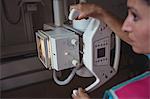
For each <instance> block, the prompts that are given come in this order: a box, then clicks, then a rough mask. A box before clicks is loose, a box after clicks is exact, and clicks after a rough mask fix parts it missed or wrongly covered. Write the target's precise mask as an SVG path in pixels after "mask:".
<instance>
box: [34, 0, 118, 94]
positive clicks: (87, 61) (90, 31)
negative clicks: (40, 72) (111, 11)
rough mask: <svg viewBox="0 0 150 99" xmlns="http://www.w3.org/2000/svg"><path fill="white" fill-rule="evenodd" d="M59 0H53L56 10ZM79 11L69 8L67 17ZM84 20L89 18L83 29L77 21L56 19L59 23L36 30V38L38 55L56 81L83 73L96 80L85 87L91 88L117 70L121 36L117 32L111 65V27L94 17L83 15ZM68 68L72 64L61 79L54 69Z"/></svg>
mask: <svg viewBox="0 0 150 99" xmlns="http://www.w3.org/2000/svg"><path fill="white" fill-rule="evenodd" d="M60 1H61V0H54V2H55V4H56V7H58V8H57V9H56V8H55V10H59V9H60V8H59V6H58V5H59V4H60V3H59V2H60ZM57 4H58V5H57ZM55 10H54V12H55ZM58 12H59V11H57V13H58ZM78 14H79V13H78V12H77V11H76V10H72V11H71V12H70V15H69V18H70V19H74V18H75V17H77V15H78ZM61 21H62V20H61ZM81 21H82V20H81ZM81 21H80V22H81ZM84 21H88V23H86V25H87V26H86V28H84V29H85V30H84V31H82V32H81V31H80V30H79V31H78V28H76V26H78V25H76V26H75V25H73V26H72V25H71V26H67V25H62V24H61V22H57V23H58V24H60V26H59V27H55V28H53V29H51V30H48V31H43V30H39V31H38V32H37V33H36V40H37V49H38V56H39V59H40V60H41V62H42V63H43V64H44V66H45V67H46V68H49V70H53V78H54V81H55V82H56V83H57V84H59V85H65V84H67V83H69V82H70V81H71V80H72V78H73V77H74V76H75V74H78V75H80V76H83V77H88V76H94V77H95V78H96V81H95V82H94V83H92V84H91V85H90V86H88V87H87V88H85V90H86V91H87V92H91V91H93V90H94V89H96V88H98V87H99V86H101V85H103V84H104V83H106V82H107V81H108V80H110V79H111V78H112V77H113V76H114V75H115V74H116V73H117V70H118V63H119V57H120V40H119V38H118V37H117V36H116V38H115V41H116V42H115V55H114V65H113V66H111V65H110V52H111V34H112V31H111V29H110V28H109V27H108V26H107V25H106V24H105V23H103V22H101V21H99V20H97V19H94V18H89V19H88V20H85V19H84ZM84 25H85V24H84ZM80 27H82V26H79V28H80ZM69 68H73V70H72V72H71V74H70V76H69V77H68V78H67V79H66V80H64V81H59V80H58V79H57V76H56V71H61V70H64V69H69ZM74 92H75V91H74Z"/></svg>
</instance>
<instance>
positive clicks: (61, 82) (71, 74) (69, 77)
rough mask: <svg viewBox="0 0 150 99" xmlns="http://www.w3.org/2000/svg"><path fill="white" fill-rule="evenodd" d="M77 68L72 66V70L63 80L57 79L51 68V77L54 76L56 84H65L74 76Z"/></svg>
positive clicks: (54, 71)
mask: <svg viewBox="0 0 150 99" xmlns="http://www.w3.org/2000/svg"><path fill="white" fill-rule="evenodd" d="M77 70H78V68H74V69H73V70H72V72H71V73H70V75H69V76H68V78H67V79H66V80H64V81H60V80H58V79H57V76H56V70H53V78H54V81H55V82H56V83H57V84H58V85H66V84H68V83H69V82H70V81H71V80H72V79H73V77H74V75H75V73H76V71H77Z"/></svg>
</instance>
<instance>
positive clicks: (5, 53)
mask: <svg viewBox="0 0 150 99" xmlns="http://www.w3.org/2000/svg"><path fill="white" fill-rule="evenodd" d="M1 1H3V2H4V4H3V2H2V4H3V6H2V8H3V9H2V11H1V12H2V13H1V14H2V16H1V44H0V45H1V58H7V57H12V56H18V55H23V54H28V53H33V52H35V51H36V44H35V33H34V32H35V30H37V29H41V28H42V24H43V23H51V22H53V21H52V20H53V18H52V0H43V2H44V4H45V5H44V6H41V5H38V11H37V12H33V15H32V17H33V18H32V19H33V29H34V32H32V33H28V32H26V29H25V26H24V24H23V16H22V15H23V14H22V13H21V12H20V11H21V9H20V7H19V6H18V3H19V1H20V0H1ZM4 6H5V8H6V9H5V13H4ZM8 20H9V21H8ZM17 20H19V21H18V23H16V24H12V23H11V22H12V21H17ZM10 21H11V22H10Z"/></svg>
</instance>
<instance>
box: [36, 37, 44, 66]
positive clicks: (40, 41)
mask: <svg viewBox="0 0 150 99" xmlns="http://www.w3.org/2000/svg"><path fill="white" fill-rule="evenodd" d="M37 43H38V50H39V56H40V58H41V60H42V61H43V62H44V63H45V62H46V53H45V45H44V40H43V39H41V38H40V37H38V40H37Z"/></svg>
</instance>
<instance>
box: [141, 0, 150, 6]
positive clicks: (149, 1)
mask: <svg viewBox="0 0 150 99" xmlns="http://www.w3.org/2000/svg"><path fill="white" fill-rule="evenodd" d="M142 1H144V2H145V3H146V4H147V5H148V6H150V0H142Z"/></svg>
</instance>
